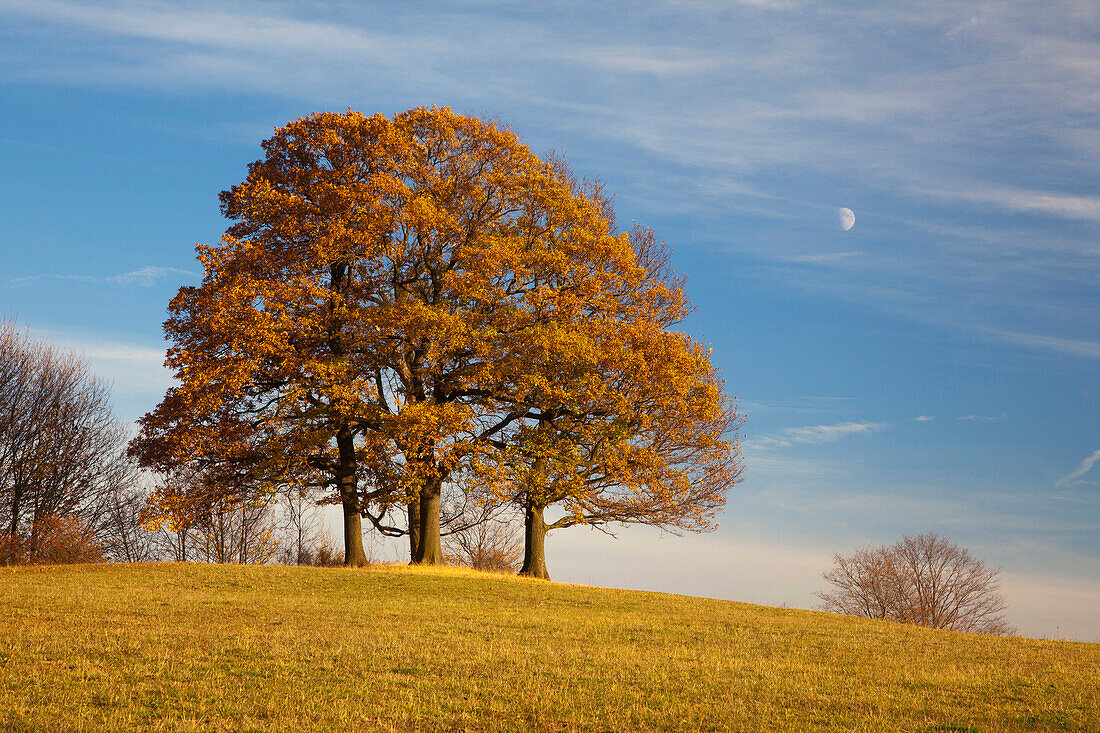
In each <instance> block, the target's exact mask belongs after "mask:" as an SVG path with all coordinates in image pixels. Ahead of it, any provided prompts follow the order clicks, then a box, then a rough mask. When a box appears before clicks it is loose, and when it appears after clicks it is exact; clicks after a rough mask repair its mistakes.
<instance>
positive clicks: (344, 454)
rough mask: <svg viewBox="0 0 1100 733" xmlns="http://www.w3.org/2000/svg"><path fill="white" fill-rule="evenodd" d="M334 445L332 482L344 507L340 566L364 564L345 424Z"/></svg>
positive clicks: (352, 444)
mask: <svg viewBox="0 0 1100 733" xmlns="http://www.w3.org/2000/svg"><path fill="white" fill-rule="evenodd" d="M336 446H337V448H339V450H340V464H339V466H338V467H337V469H336V483H337V486H338V487H339V489H340V503H341V504H342V505H343V508H344V565H346V566H349V567H355V568H361V567H363V566H364V565H366V564H367V553H366V552H364V551H363V518H362V517H361V516H359V485H358V480H357V479H356V476H355V438H354V436H353V435H352V434H351V430H349V429H348V428H347V426H344V427H342V428H340V432H338V433H337V434H336Z"/></svg>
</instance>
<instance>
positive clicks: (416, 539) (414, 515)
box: [408, 496, 420, 562]
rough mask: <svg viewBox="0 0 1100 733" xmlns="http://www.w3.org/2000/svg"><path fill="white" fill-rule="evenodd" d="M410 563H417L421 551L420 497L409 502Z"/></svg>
mask: <svg viewBox="0 0 1100 733" xmlns="http://www.w3.org/2000/svg"><path fill="white" fill-rule="evenodd" d="M408 508H409V562H416V553H417V552H419V551H420V497H419V496H416V497H413V498H412V499H411V500H410V501H409V507H408Z"/></svg>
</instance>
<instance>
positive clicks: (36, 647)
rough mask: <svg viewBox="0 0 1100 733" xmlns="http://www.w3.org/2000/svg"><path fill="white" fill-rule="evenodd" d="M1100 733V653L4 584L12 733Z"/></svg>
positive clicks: (279, 573)
mask: <svg viewBox="0 0 1100 733" xmlns="http://www.w3.org/2000/svg"><path fill="white" fill-rule="evenodd" d="M116 729H121V730H126V729H141V730H146V729H151V730H286V731H298V730H341V729H342V730H348V731H351V730H354V731H361V730H382V731H385V730H399V731H404V730H471V731H494V730H553V731H561V730H601V731H628V730H683V731H703V730H792V731H794V730H798V731H801V730H868V731H899V730H909V731H978V730H980V731H1000V730H1029V731H1030V730H1074V731H1081V730H1084V731H1090V730H1091V731H1100V644H1079V643H1072V642H1055V641H1038V640H1031V639H1003V638H983V637H978V636H971V635H965V634H956V633H950V632H941V631H931V630H926V629H920V628H914V627H907V626H900V625H895V624H889V623H882V622H874V621H866V620H860V619H855V618H845V617H838V616H832V615H827V614H821V613H813V612H810V611H796V610H783V609H776V608H766V607H761V606H751V605H746V604H742V603H731V602H727V601H714V600H705V599H700V598H690V597H684V596H671V595H662V594H656V593H643V592H635V591H619V590H606V589H601V588H588V587H582V586H569V585H560V584H555V583H547V582H541V581H532V580H525V579H517V578H510V577H503V576H493V575H484V574H478V573H474V572H471V571H463V570H424V569H416V568H406V567H382V568H373V569H369V570H345V569H320V568H285V567H239V566H207V565H146V566H126V565H117V566H105V565H97V566H70V567H53V568H17V569H11V568H0V730H15V731H22V730H49V731H55V730H96V731H98V730H116Z"/></svg>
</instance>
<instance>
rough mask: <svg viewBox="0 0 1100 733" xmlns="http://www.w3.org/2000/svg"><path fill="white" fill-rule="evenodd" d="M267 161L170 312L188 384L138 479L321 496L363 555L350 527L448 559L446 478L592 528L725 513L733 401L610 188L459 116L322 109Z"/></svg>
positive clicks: (157, 419) (278, 143) (173, 401)
mask: <svg viewBox="0 0 1100 733" xmlns="http://www.w3.org/2000/svg"><path fill="white" fill-rule="evenodd" d="M263 147H264V150H265V157H264V158H263V159H261V160H259V161H257V162H255V163H253V164H252V165H251V166H250V168H249V175H248V177H247V179H246V180H245V181H244V182H243V183H241V184H239V185H237V186H234V187H233V188H231V189H230V190H228V191H225V192H223V193H222V195H221V200H222V208H223V212H224V213H225V215H226V216H227V217H228V218H230V219H231V220H232V221H233V222H234V223H233V225H232V226H230V228H229V229H228V231H227V232H226V234H225V235H224V236H223V238H222V241H221V243H220V244H219V245H217V246H199V247H198V253H199V259H200V261H201V262H202V264H203V266H204V268H205V276H204V279H203V282H202V284H201V285H200V286H198V287H186V288H181V290H180V292H179V294H178V295H177V296H176V297H175V298H174V299H173V300H172V302H171V304H170V318H169V320H168V321H167V322H166V324H165V329H166V332H167V334H168V336H169V338H170V339H171V341H172V343H173V346H172V348H171V349H170V351H169V354H168V364H169V366H170V367H172V368H173V369H174V370H175V373H176V376H177V379H178V380H179V385H178V386H177V387H175V388H173V389H171V390H170V391H169V392H168V394H167V395H166V396H165V399H164V400H163V401H162V403H161V404H160V405H159V406H158V407H157V408H156V410H154V411H153V412H151V413H150V414H149V415H147V416H146V417H145V418H144V419H143V420H142V432H141V435H140V436H139V437H138V438H137V439H136V440H135V441H134V443H133V445H132V451H133V453H134V454H135V455H137V456H138V457H139V458H140V459H141V461H142V462H143V463H144V464H145V465H147V466H155V467H158V468H163V469H169V468H173V467H178V466H181V465H184V464H201V465H202V466H204V467H206V468H207V469H208V470H209V471H212V472H213V473H212V474H211V475H214V476H218V475H221V476H228V477H231V480H223V481H218V480H215V481H206V482H202V484H201V486H202V489H201V490H202V491H204V492H208V493H207V494H206V496H207V498H209V499H211V500H213V499H214V498H215V497H217V496H224V495H226V494H235V495H241V494H243V493H247V492H250V491H268V490H272V489H273V488H275V487H277V486H285V485H287V484H298V485H310V486H316V487H319V488H320V489H322V490H323V492H324V494H325V495H327V496H329V497H331V498H332V499H333V500H337V501H339V502H340V503H341V505H342V506H343V513H344V533H345V561H346V562H347V563H349V564H361V563H362V562H363V561H364V560H363V550H362V540H361V524H360V523H361V518H367V519H368V520H370V521H371V522H372V523H374V524H375V526H376V527H377V528H378V529H380V530H381V531H383V532H385V533H388V534H407V535H409V537H410V548H411V550H412V552H413V558H414V560H415V561H416V562H422V563H438V562H442V560H443V554H442V548H441V544H440V535H441V531H442V527H441V512H440V507H441V497H442V495H443V490H444V487H445V486H448V485H450V486H459V487H462V486H475V485H482V486H492V487H493V491H494V493H495V494H496V495H497V496H498V497H499V498H500V499H501V500H515V499H516V497H519V496H521V495H522V496H526V497H528V499H530V497H534V496H538V497H539V498H538V502H539V503H541V505H542V506H547V505H549V504H551V503H554V502H564V504H563V506H565V507H566V508H567V509H568V510H569V511H571V512H572V513H573V515H574V516H575V517H577V521H588V522H602V521H615V520H617V519H622V520H626V519H628V518H629V517H628V514H630V512H631V511H633V515H632V516H633V518H634V519H645V518H647V517H648V518H649V519H652V523H655V524H661V525H677V526H688V527H692V526H703V525H704V524H705V518H706V517H708V516H713V513H714V512H715V511H716V510H717V509H718V508H720V506H721V504H722V502H723V500H724V489H725V488H726V487H728V485H730V484H731V483H732V482H733V481H734V480H736V467H737V465H738V463H737V461H738V458H739V457H738V454H737V448H736V445H733V444H730V443H728V442H725V441H726V440H727V437H728V436H727V435H726V431H728V430H729V429H731V428H733V427H734V423H735V422H736V413H735V410H734V408H733V403H732V402H730V400H729V398H728V397H726V396H725V394H724V391H723V389H722V384H721V382H720V380H719V379H718V378H717V376H716V375H715V373H714V371H713V369H712V368H711V367H710V365H709V360H708V357H707V354H706V352H705V350H703V349H702V347H700V346H699V345H698V344H695V343H694V342H692V341H691V340H690V339H689V338H687V337H686V336H684V335H682V334H678V333H675V332H672V331H670V330H669V326H671V325H672V324H674V323H676V322H678V321H679V320H680V319H681V318H682V317H683V315H684V314H685V313H686V312H687V304H686V300H685V299H684V297H683V293H682V288H681V286H680V283H679V282H678V281H676V280H675V279H674V278H672V277H671V276H670V275H669V274H668V272H667V267H666V266H667V259H665V255H664V254H663V252H664V250H663V248H662V247H661V246H660V245H657V244H656V241H655V239H654V238H653V237H652V235H651V234H649V233H648V232H646V231H645V230H637V231H636V232H635V233H634V234H633V235H632V234H630V233H626V232H615V231H614V228H613V219H612V217H611V215H610V206H609V204H608V201H607V199H606V198H605V197H604V196H603V194H602V192H601V190H600V189H599V187H598V186H593V185H589V184H583V183H578V182H577V181H576V180H575V179H574V178H573V177H572V176H571V175H570V174H569V172H568V170H567V169H566V168H565V166H564V165H563V164H562V163H561V162H560V161H557V160H554V159H547V160H541V159H540V158H539V157H538V156H535V155H534V154H532V153H531V152H530V151H529V150H528V149H527V148H526V146H524V145H522V144H521V143H520V142H519V141H518V140H517V138H516V136H515V135H514V134H513V133H511V132H510V131H508V130H506V129H501V128H499V127H498V126H496V125H494V124H492V123H489V122H486V121H483V120H480V119H476V118H471V117H464V116H461V115H457V114H455V113H453V112H452V111H450V110H448V109H435V108H432V109H413V110H409V111H408V112H404V113H401V114H398V115H396V116H395V117H393V118H392V119H389V118H386V117H384V116H381V115H376V116H373V117H366V116H364V115H362V114H360V113H358V112H351V111H349V112H347V113H346V114H334V113H318V114H314V115H310V116H309V117H305V118H302V119H299V120H297V121H295V122H292V123H290V124H288V125H287V126H285V127H283V128H280V129H279V130H277V131H276V133H275V135H274V136H273V137H272V138H271V139H269V140H267V141H265V142H264V144H263ZM723 450H724V451H725V457H724V458H723V459H721V460H719V458H718V456H719V454H720V453H721V452H722V451H723ZM708 451H709V452H708ZM708 460H709V461H710V463H708V462H707V461H708ZM711 469H714V470H711ZM540 472H541V473H540ZM700 474H706V475H708V476H711V477H712V481H711V484H712V485H711V487H710V489H709V490H708V491H707V492H706V496H705V498H700V500H699V501H694V502H693V501H691V500H690V497H691V496H692V494H691V491H690V490H689V489H690V488H691V486H695V485H697V484H698V481H696V480H695V479H697V478H698V477H699V475H700ZM536 475H538V476H545V480H544V479H543V478H540V479H539V481H541V482H542V484H543V487H542V488H541V489H539V490H536V489H535V488H534V486H535V484H534V483H532V481H533V477H534V476H536ZM551 477H552V478H551ZM509 482H510V486H509V487H506V486H505V483H509ZM570 482H571V483H570ZM566 484H569V485H570V486H571V487H572V488H571V489H569V490H567V491H566V490H562V489H561V488H560V487H562V486H565V485H566ZM582 485H583V486H584V487H586V488H584V490H581V487H582ZM689 485H690V486H689ZM550 486H553V487H555V488H553V489H549V488H548V487H550ZM611 487H615V490H614V491H612V490H611ZM586 492H587V493H586ZM593 492H596V493H593ZM597 496H598V500H597ZM179 503H180V502H176V505H179ZM527 503H530V501H529V500H528V501H527ZM631 507H632V509H630V511H627V510H628V508H631ZM643 510H644V511H643ZM654 512H656V513H654ZM662 513H663V514H662ZM677 513H678V514H677ZM673 514H677V516H676V517H673ZM643 515H644V516H643ZM399 517H403V521H402V520H401V519H399ZM654 517H656V518H654ZM688 517H691V519H690V520H689V519H687V518H688Z"/></svg>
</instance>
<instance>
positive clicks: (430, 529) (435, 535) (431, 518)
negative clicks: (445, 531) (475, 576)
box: [415, 480, 443, 565]
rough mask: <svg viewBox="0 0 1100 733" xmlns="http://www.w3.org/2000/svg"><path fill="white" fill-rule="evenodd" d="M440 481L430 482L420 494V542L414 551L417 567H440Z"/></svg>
mask: <svg viewBox="0 0 1100 733" xmlns="http://www.w3.org/2000/svg"><path fill="white" fill-rule="evenodd" d="M441 488H442V482H441V481H438V480H436V481H432V482H431V483H430V484H429V485H428V486H425V487H424V489H422V490H421V492H420V542H419V543H418V547H417V549H416V559H415V563H416V564H417V565H442V564H443V543H442V541H441V540H440V536H439V497H440V490H441Z"/></svg>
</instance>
